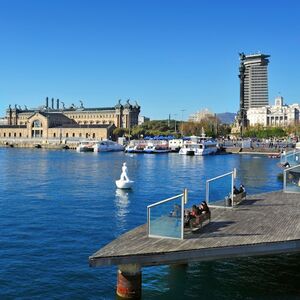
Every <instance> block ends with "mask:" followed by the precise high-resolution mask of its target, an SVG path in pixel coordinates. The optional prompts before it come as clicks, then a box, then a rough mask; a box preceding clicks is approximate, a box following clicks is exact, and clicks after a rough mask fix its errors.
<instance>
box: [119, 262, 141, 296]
mask: <svg viewBox="0 0 300 300" xmlns="http://www.w3.org/2000/svg"><path fill="white" fill-rule="evenodd" d="M118 267H119V270H118V279H117V295H118V296H119V297H121V298H124V299H140V298H141V296H142V271H141V266H140V265H137V264H126V265H119V266H118Z"/></svg>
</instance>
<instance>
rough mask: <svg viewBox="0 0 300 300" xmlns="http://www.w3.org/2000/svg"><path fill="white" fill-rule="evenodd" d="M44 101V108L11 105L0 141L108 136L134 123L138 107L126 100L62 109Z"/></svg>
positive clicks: (0, 128)
mask: <svg viewBox="0 0 300 300" xmlns="http://www.w3.org/2000/svg"><path fill="white" fill-rule="evenodd" d="M61 103H62V102H60V101H59V100H58V99H57V100H56V107H54V99H53V98H52V99H51V106H49V99H48V97H47V98H46V102H45V105H44V106H42V107H39V108H37V109H27V108H25V109H22V108H21V107H18V106H15V107H14V108H12V107H9V108H8V109H7V111H6V117H5V119H6V123H7V125H1V126H0V138H43V139H51V138H54V139H55V138H56V139H57V138H60V139H66V138H74V139H75V138H77V139H78V138H79V139H80V138H95V139H106V138H110V137H112V132H113V130H114V129H115V128H116V127H120V128H128V129H130V128H131V127H133V126H135V125H137V124H138V117H139V113H140V106H139V105H138V104H137V103H135V104H134V105H132V104H131V103H130V102H129V100H127V102H126V103H125V105H122V104H121V101H119V102H118V103H117V105H115V106H114V107H105V108H85V107H84V106H83V103H82V102H81V105H80V107H76V106H75V105H74V104H72V105H71V106H70V107H69V108H65V106H64V103H62V104H63V105H62V107H60V104H61Z"/></svg>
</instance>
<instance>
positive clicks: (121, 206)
mask: <svg viewBox="0 0 300 300" xmlns="http://www.w3.org/2000/svg"><path fill="white" fill-rule="evenodd" d="M129 193H131V191H130V190H121V189H116V194H115V206H116V213H115V216H116V218H117V220H118V222H117V224H122V225H124V224H125V223H126V215H127V214H128V213H129V209H128V205H129V204H130V201H129ZM122 227H123V226H122Z"/></svg>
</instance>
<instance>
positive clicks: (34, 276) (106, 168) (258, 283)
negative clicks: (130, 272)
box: [0, 149, 300, 299]
mask: <svg viewBox="0 0 300 300" xmlns="http://www.w3.org/2000/svg"><path fill="white" fill-rule="evenodd" d="M124 161H126V162H127V165H128V169H129V176H130V177H131V178H132V179H133V180H135V186H134V189H133V191H131V192H128V193H117V192H116V188H115V185H114V180H116V179H117V178H118V177H119V175H120V171H121V165H122V163H123V162H124ZM277 162H278V161H277V160H273V159H268V158H265V157H260V156H246V155H226V156H209V157H186V156H180V155H178V154H169V155H168V154H167V155H132V154H131V155H129V154H124V153H104V154H94V153H76V152H73V151H65V152H64V151H44V150H40V149H34V150H26V149H0V170H1V173H0V192H1V193H0V195H1V198H0V228H1V231H0V299H114V298H115V285H116V268H115V267H105V268H90V267H89V266H88V256H89V255H91V254H92V253H94V252H95V251H96V250H98V249H99V248H101V247H102V246H104V245H105V244H107V243H108V242H110V241H111V240H113V239H114V238H116V237H118V236H119V235H120V234H122V233H124V232H125V231H127V230H129V229H132V228H134V227H135V226H137V225H140V224H143V223H145V222H146V206H147V205H149V204H151V203H153V202H155V201H158V200H162V199H164V198H167V197H169V196H173V195H175V194H179V193H181V192H182V189H183V188H184V187H188V188H189V192H190V193H189V202H190V203H191V204H192V203H194V202H197V203H198V202H199V201H200V200H201V199H203V196H204V189H205V179H208V178H211V177H213V176H216V175H219V174H222V173H224V172H228V171H231V170H232V168H233V167H236V168H237V170H238V175H239V177H240V180H241V181H242V182H243V183H244V184H245V186H246V187H247V190H248V192H250V193H259V192H264V191H272V190H277V189H280V188H281V183H280V182H279V181H278V180H277V174H278V173H279V169H278V168H277V166H276V163H277ZM241 175H242V176H241ZM299 273H300V255H282V256H274V257H264V258H244V259H236V260H224V261H218V262H204V263H195V264H191V265H189V266H187V267H186V268H182V267H169V266H163V267H151V268H144V269H143V299H184V298H190V299H193V298H194V299H207V298H210V299H300V285H299V283H300V274H299Z"/></svg>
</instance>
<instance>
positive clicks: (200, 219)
mask: <svg viewBox="0 0 300 300" xmlns="http://www.w3.org/2000/svg"><path fill="white" fill-rule="evenodd" d="M210 219H211V212H210V211H209V212H206V213H202V214H201V215H199V216H196V218H194V219H192V220H191V222H190V228H191V230H192V232H197V231H198V230H199V229H201V228H202V226H203V223H204V222H205V221H208V222H207V223H209V222H210Z"/></svg>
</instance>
